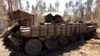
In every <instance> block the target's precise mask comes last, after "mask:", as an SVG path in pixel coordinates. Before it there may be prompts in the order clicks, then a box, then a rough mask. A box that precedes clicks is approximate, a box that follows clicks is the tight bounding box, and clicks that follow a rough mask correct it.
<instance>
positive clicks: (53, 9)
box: [48, 4, 56, 12]
mask: <svg viewBox="0 0 100 56" xmlns="http://www.w3.org/2000/svg"><path fill="white" fill-rule="evenodd" d="M53 11H56V9H55V8H54V7H53V6H52V4H49V8H48V12H53Z"/></svg>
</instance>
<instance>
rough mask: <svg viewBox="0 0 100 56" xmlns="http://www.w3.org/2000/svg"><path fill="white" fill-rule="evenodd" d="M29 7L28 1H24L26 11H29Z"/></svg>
mask: <svg viewBox="0 0 100 56" xmlns="http://www.w3.org/2000/svg"><path fill="white" fill-rule="evenodd" d="M29 8H30V5H29V1H28V0H27V1H26V10H27V11H29Z"/></svg>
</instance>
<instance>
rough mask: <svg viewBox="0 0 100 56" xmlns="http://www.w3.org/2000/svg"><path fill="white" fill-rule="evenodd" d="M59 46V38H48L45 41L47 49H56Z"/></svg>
mask: <svg viewBox="0 0 100 56" xmlns="http://www.w3.org/2000/svg"><path fill="white" fill-rule="evenodd" d="M57 46H58V41H57V40H52V39H47V40H46V41H45V47H46V48H47V49H50V50H54V49H56V47H57Z"/></svg>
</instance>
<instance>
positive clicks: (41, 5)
mask: <svg viewBox="0 0 100 56" xmlns="http://www.w3.org/2000/svg"><path fill="white" fill-rule="evenodd" d="M36 1H37V4H36V10H37V11H39V14H41V15H42V14H43V13H44V12H45V9H46V3H45V2H44V1H43V0H36Z"/></svg>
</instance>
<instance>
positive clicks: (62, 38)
mask: <svg viewBox="0 0 100 56" xmlns="http://www.w3.org/2000/svg"><path fill="white" fill-rule="evenodd" d="M59 42H60V43H61V44H62V45H66V44H68V42H69V40H68V37H64V36H61V37H59Z"/></svg>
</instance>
